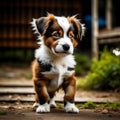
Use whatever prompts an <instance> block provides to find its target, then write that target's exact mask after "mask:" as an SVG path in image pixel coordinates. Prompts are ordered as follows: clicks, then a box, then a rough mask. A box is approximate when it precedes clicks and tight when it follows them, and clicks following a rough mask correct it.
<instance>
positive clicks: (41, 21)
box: [31, 14, 55, 35]
mask: <svg viewBox="0 0 120 120" xmlns="http://www.w3.org/2000/svg"><path fill="white" fill-rule="evenodd" d="M54 19H55V17H54V15H53V14H48V16H47V17H40V18H38V19H33V21H32V22H31V25H32V27H33V30H34V33H37V34H39V35H44V34H45V32H46V31H47V29H48V27H49V26H50V24H51V23H52V22H53V20H54Z"/></svg>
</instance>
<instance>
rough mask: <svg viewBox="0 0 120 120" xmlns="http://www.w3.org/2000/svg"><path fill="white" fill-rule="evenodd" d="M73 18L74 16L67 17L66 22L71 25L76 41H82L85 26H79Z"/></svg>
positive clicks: (77, 21)
mask: <svg viewBox="0 0 120 120" xmlns="http://www.w3.org/2000/svg"><path fill="white" fill-rule="evenodd" d="M75 17H76V16H73V17H68V20H69V21H70V23H71V24H72V27H73V29H74V34H75V36H76V39H77V40H82V37H83V36H84V33H85V26H84V24H81V23H80V21H79V20H78V19H77V18H75Z"/></svg>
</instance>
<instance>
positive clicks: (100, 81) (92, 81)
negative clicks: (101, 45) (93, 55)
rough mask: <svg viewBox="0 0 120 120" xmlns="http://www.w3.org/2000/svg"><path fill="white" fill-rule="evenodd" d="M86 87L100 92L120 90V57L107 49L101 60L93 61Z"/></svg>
mask: <svg viewBox="0 0 120 120" xmlns="http://www.w3.org/2000/svg"><path fill="white" fill-rule="evenodd" d="M84 85H85V87H86V88H90V89H98V90H108V89H112V90H114V89H116V88H120V56H115V55H114V54H112V53H111V52H109V51H108V50H106V49H105V50H104V51H103V52H102V53H101V57H100V60H96V59H93V61H92V65H91V69H90V72H89V73H88V76H87V77H86V82H85V84H84Z"/></svg>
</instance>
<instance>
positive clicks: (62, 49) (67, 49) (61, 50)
mask: <svg viewBox="0 0 120 120" xmlns="http://www.w3.org/2000/svg"><path fill="white" fill-rule="evenodd" d="M52 50H53V52H54V53H55V54H60V55H61V54H63V55H68V54H72V53H73V49H72V48H71V46H70V45H68V44H63V45H57V46H56V47H55V48H53V49H52Z"/></svg>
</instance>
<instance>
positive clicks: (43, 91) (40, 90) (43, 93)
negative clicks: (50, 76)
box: [34, 81, 50, 112]
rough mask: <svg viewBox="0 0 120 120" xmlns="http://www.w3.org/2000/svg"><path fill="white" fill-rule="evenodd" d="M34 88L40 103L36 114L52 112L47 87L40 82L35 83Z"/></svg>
mask: <svg viewBox="0 0 120 120" xmlns="http://www.w3.org/2000/svg"><path fill="white" fill-rule="evenodd" d="M34 88H35V92H36V97H37V102H38V103H39V105H38V107H37V109H36V112H50V105H49V100H50V98H49V94H48V92H47V88H46V86H45V85H44V84H43V83H42V82H40V81H34Z"/></svg>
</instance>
